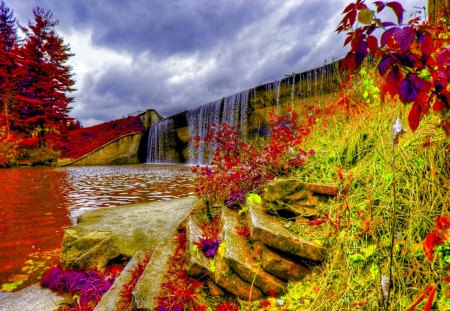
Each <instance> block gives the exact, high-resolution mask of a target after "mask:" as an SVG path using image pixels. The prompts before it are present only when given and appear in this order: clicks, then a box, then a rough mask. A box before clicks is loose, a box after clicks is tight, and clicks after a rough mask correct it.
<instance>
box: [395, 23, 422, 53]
mask: <svg viewBox="0 0 450 311" xmlns="http://www.w3.org/2000/svg"><path fill="white" fill-rule="evenodd" d="M393 35H394V38H395V41H397V42H398V44H400V47H401V48H402V51H403V52H406V51H407V50H408V49H409V47H410V46H411V44H412V43H413V41H414V38H415V37H416V31H415V30H414V28H412V27H409V26H408V27H404V28H403V29H399V30H398V31H395V32H394V33H393Z"/></svg>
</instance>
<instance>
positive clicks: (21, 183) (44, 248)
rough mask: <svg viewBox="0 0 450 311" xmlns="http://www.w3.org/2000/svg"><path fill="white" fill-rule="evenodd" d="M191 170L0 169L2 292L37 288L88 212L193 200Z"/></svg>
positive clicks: (145, 166) (135, 167) (127, 167)
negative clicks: (66, 233) (71, 229)
mask: <svg viewBox="0 0 450 311" xmlns="http://www.w3.org/2000/svg"><path fill="white" fill-rule="evenodd" d="M190 170H191V169H190V168H189V167H186V166H176V165H148V164H142V165H125V166H92V167H67V168H47V167H44V168H21V169H1V170H0V292H1V291H2V290H3V291H8V290H13V289H14V287H16V286H17V285H18V287H17V288H21V287H23V286H25V285H28V284H31V283H33V282H35V281H36V280H38V279H39V276H40V275H41V274H42V273H43V271H44V270H45V267H48V266H49V265H52V264H55V263H57V261H58V258H59V248H60V244H61V241H62V237H63V234H64V229H65V228H68V227H70V226H72V225H73V223H74V222H75V221H76V217H77V216H79V215H80V214H82V213H83V212H85V211H86V210H90V209H96V208H104V207H112V206H117V205H123V204H132V203H141V202H150V201H161V200H171V199H174V198H180V197H186V196H193V195H194V193H193V191H194V186H193V184H192V174H191V172H190ZM2 284H3V288H2ZM17 288H16V289H17Z"/></svg>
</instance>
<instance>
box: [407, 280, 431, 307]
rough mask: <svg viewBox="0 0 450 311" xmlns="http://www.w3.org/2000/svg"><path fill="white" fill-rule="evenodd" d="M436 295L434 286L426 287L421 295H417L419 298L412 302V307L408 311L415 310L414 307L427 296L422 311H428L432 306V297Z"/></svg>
mask: <svg viewBox="0 0 450 311" xmlns="http://www.w3.org/2000/svg"><path fill="white" fill-rule="evenodd" d="M435 294H436V284H434V283H431V284H430V285H428V287H427V288H426V289H425V290H424V292H423V293H422V294H420V295H419V297H417V298H416V300H414V302H413V303H412V305H411V306H410V307H409V308H408V311H413V310H416V307H417V305H418V304H419V303H421V302H422V300H423V299H424V298H425V297H426V296H427V295H428V299H427V303H426V304H425V308H424V309H423V310H424V311H430V310H431V307H432V305H433V299H434V295H435Z"/></svg>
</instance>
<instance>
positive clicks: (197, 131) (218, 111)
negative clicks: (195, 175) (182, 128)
mask: <svg viewBox="0 0 450 311" xmlns="http://www.w3.org/2000/svg"><path fill="white" fill-rule="evenodd" d="M249 93H250V90H246V91H243V92H240V93H237V94H233V95H230V96H227V97H225V98H224V99H223V101H222V100H216V101H213V102H211V103H209V104H206V105H203V106H200V107H198V108H196V109H193V110H190V111H188V112H187V114H186V115H187V123H188V130H189V137H196V136H199V137H200V138H201V139H203V138H205V136H206V134H207V133H208V128H209V127H210V126H211V125H213V124H224V123H226V124H228V125H231V126H236V127H237V128H238V130H239V131H240V132H241V133H242V135H246V132H247V114H248V99H249ZM222 102H223V104H222ZM212 156H213V155H212V153H211V152H210V150H207V148H206V146H205V145H204V144H200V146H199V147H198V148H195V146H194V144H193V143H192V142H189V163H190V164H208V163H210V162H211V160H212Z"/></svg>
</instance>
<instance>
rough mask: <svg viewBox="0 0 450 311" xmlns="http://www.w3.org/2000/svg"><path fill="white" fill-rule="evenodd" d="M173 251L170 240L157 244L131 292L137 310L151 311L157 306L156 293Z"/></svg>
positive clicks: (162, 282) (173, 245) (162, 280)
mask: <svg viewBox="0 0 450 311" xmlns="http://www.w3.org/2000/svg"><path fill="white" fill-rule="evenodd" d="M174 250H175V244H174V242H173V240H172V239H169V240H167V241H166V242H161V243H160V244H158V246H157V247H156V249H155V250H154V252H153V254H152V258H151V259H150V261H149V262H148V264H147V267H146V268H145V270H144V272H143V273H142V275H141V277H140V278H139V281H138V282H137V283H136V287H135V288H134V291H133V299H134V302H135V303H136V307H137V309H138V310H146V311H153V310H155V308H156V307H157V306H158V301H157V298H158V293H159V290H160V287H161V285H162V284H164V281H165V279H164V277H165V275H166V274H167V271H168V269H169V259H170V257H171V256H172V254H173V252H174Z"/></svg>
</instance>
